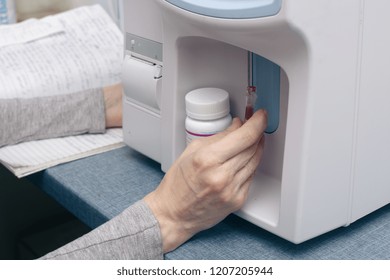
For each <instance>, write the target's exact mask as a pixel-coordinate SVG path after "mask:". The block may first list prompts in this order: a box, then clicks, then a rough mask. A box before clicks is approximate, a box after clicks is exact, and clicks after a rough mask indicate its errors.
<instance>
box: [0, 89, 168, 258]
mask: <svg viewBox="0 0 390 280" xmlns="http://www.w3.org/2000/svg"><path fill="white" fill-rule="evenodd" d="M104 131H105V112H104V98H103V92H102V90H101V89H95V90H88V91H85V92H80V93H76V94H69V95H60V96H50V97H40V98H32V99H20V98H19V99H0V147H1V146H4V145H10V144H16V143H19V142H23V141H30V140H38V139H45V138H52V137H61V136H68V135H76V134H82V133H101V132H104ZM162 258H163V252H162V239H161V233H160V228H159V224H158V222H157V220H156V218H155V217H154V215H153V213H152V211H151V210H150V209H149V207H148V206H147V205H146V203H145V202H144V201H143V200H140V201H138V202H137V203H135V204H134V205H132V206H130V207H129V208H127V209H126V210H124V211H123V212H122V213H121V214H119V215H118V216H117V217H115V218H113V219H112V220H110V221H108V222H107V223H105V224H103V225H102V226H100V227H98V228H96V229H94V230H93V231H91V232H90V233H88V234H86V235H84V236H82V237H80V238H78V239H77V240H75V241H73V242H71V243H69V244H67V245H65V246H63V247H61V248H59V249H57V250H55V251H53V252H51V253H49V254H47V255H46V256H44V257H42V258H41V259H162Z"/></svg>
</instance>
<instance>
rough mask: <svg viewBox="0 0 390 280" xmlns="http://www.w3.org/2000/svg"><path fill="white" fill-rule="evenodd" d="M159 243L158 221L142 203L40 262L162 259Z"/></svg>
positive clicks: (48, 255)
mask: <svg viewBox="0 0 390 280" xmlns="http://www.w3.org/2000/svg"><path fill="white" fill-rule="evenodd" d="M161 242H162V239H161V233H160V228H159V225H158V222H157V220H156V219H155V217H154V215H153V213H152V212H151V211H150V208H149V207H148V206H147V205H146V204H145V202H144V201H142V200H141V201H139V202H137V203H135V204H134V205H132V206H130V207H129V208H127V209H126V210H125V211H123V212H122V213H121V214H119V215H118V216H116V217H115V218H113V219H112V220H110V221H109V222H107V223H105V224H103V225H102V226H100V227H98V228H96V229H95V230H93V231H91V232H89V233H87V234H86V235H84V236H82V237H80V238H78V239H76V240H75V241H73V242H71V243H69V244H67V245H65V246H63V247H61V248H59V249H57V250H55V251H53V252H51V253H49V254H47V255H45V256H43V257H42V258H41V259H42V260H48V259H51V260H55V259H57V260H71V259H73V260H76V259H77V260H80V259H87V260H94V259H103V260H104V259H106V260H107V259H112V260H114V259H132V260H135V259H162V258H163V251H162V243H161Z"/></svg>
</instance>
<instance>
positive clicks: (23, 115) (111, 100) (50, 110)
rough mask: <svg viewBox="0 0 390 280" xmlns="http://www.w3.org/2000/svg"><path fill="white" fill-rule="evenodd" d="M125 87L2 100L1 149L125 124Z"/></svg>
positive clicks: (0, 106) (97, 131) (0, 121)
mask: <svg viewBox="0 0 390 280" xmlns="http://www.w3.org/2000/svg"><path fill="white" fill-rule="evenodd" d="M121 99H122V88H121V85H115V86H110V87H106V88H104V89H91V90H86V91H83V92H78V93H72V94H65V95H56V96H46V97H37V98H15V99H0V116H1V117H0V130H1V133H0V147H1V146H4V145H12V144H17V143H20V142H25V141H31V140H40V139H47V138H54V137H63V136H70V135H78V134H83V133H104V132H105V129H106V127H119V126H121V125H122V106H121V102H122V100H121Z"/></svg>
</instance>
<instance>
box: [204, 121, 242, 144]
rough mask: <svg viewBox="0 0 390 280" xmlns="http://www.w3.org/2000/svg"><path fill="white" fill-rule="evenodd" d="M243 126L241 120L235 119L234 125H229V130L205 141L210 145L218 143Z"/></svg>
mask: <svg viewBox="0 0 390 280" xmlns="http://www.w3.org/2000/svg"><path fill="white" fill-rule="evenodd" d="M241 126H242V122H241V120H240V119H239V118H234V119H233V120H232V123H231V124H230V125H229V127H228V128H227V129H225V130H224V131H221V132H219V133H217V134H215V135H213V136H210V137H206V138H205V139H206V141H207V142H208V143H210V142H211V143H212V142H216V141H218V140H220V139H222V138H223V137H225V136H226V135H228V134H229V133H231V132H233V131H235V130H237V129H239V128H240V127H241ZM206 141H205V142H206Z"/></svg>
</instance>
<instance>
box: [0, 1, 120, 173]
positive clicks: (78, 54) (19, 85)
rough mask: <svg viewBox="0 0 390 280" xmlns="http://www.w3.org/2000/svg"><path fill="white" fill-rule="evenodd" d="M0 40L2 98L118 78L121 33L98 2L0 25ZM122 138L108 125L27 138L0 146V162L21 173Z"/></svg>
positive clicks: (56, 91)
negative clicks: (87, 131)
mask: <svg viewBox="0 0 390 280" xmlns="http://www.w3.org/2000/svg"><path fill="white" fill-rule="evenodd" d="M0 38H1V40H0V102H1V99H7V98H32V97H39V96H49V95H56V94H71V93H76V92H80V91H82V90H86V89H90V88H98V87H103V86H106V85H112V84H116V83H119V82H120V77H121V63H122V58H123V35H122V33H121V31H120V30H119V29H118V27H117V26H116V25H115V23H114V22H113V21H112V19H111V18H110V17H109V15H108V14H107V13H106V12H105V11H104V10H103V8H101V7H100V6H99V5H93V6H85V7H81V8H77V9H74V10H70V11H67V12H64V13H61V14H57V15H54V16H49V17H46V18H43V19H39V20H37V19H30V20H27V21H24V22H21V23H18V24H11V25H3V26H0ZM0 113H1V112H0ZM0 117H1V115H0ZM0 133H1V132H0ZM122 139H123V138H122V130H121V129H109V130H107V132H106V133H105V134H95V135H92V134H87V135H80V136H73V137H64V138H57V139H47V140H40V141H31V142H25V143H21V144H18V145H13V146H6V147H3V148H1V149H0V162H1V163H2V164H3V165H5V166H6V167H7V168H8V169H9V170H11V171H12V172H13V173H14V174H15V175H16V176H18V177H23V176H26V175H29V174H31V173H34V172H37V171H40V170H43V169H45V168H48V167H51V166H54V165H57V164H59V163H63V162H67V161H70V160H74V159H78V158H81V157H85V156H89V155H92V154H96V153H100V152H104V151H107V150H111V149H114V148H117V147H121V146H123V145H124V144H123V142H122Z"/></svg>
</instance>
